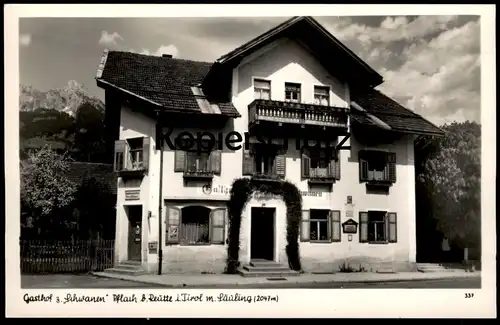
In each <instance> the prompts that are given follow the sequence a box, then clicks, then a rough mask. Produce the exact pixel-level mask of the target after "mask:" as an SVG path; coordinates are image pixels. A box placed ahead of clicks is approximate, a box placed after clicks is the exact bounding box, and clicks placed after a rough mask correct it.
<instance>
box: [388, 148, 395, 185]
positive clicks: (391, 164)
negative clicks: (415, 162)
mask: <svg viewBox="0 0 500 325" xmlns="http://www.w3.org/2000/svg"><path fill="white" fill-rule="evenodd" d="M387 166H388V175H389V181H391V182H392V183H395V182H396V154H395V153H394V152H389V153H387Z"/></svg>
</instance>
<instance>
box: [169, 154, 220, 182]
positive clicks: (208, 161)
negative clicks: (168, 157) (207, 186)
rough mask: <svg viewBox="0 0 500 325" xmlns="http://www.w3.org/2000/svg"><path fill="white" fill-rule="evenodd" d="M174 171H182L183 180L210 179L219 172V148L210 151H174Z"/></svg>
mask: <svg viewBox="0 0 500 325" xmlns="http://www.w3.org/2000/svg"><path fill="white" fill-rule="evenodd" d="M174 159H175V166H174V172H182V173H183V178H184V179H185V180H194V179H205V180H206V179H212V178H213V177H214V175H220V173H221V164H222V161H221V160H222V157H221V150H214V151H211V152H196V151H183V150H176V151H175V158H174Z"/></svg>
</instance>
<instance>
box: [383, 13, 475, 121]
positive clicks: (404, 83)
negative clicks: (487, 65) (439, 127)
mask: <svg viewBox="0 0 500 325" xmlns="http://www.w3.org/2000/svg"><path fill="white" fill-rule="evenodd" d="M479 27H480V26H479V21H471V22H468V23H466V24H464V25H462V26H458V27H455V28H452V29H448V30H445V31H443V32H441V33H440V34H438V35H437V36H436V37H434V38H432V39H431V40H430V41H427V42H426V41H425V40H421V41H419V42H416V43H413V44H410V45H408V46H407V47H405V48H404V49H403V51H402V53H401V55H402V57H403V60H404V63H403V64H402V65H401V66H400V67H399V68H398V69H395V70H392V71H391V70H384V71H383V76H384V79H385V82H384V84H382V85H381V87H380V88H381V89H382V90H383V91H384V92H385V93H387V94H388V95H390V96H393V97H395V98H396V99H399V101H400V102H401V104H403V105H406V106H407V107H408V108H410V109H413V110H415V111H416V112H417V113H419V114H422V115H424V116H426V117H429V119H430V120H432V121H433V122H435V123H436V124H442V123H449V122H453V120H458V121H462V120H465V119H468V120H475V121H477V122H479V120H480V69H481V61H480V49H479V47H480V43H479V42H480V40H479V39H480V35H479Z"/></svg>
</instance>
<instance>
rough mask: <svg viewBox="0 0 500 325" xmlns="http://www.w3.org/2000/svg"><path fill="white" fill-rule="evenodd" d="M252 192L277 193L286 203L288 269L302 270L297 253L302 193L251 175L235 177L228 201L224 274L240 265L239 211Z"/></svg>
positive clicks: (283, 183) (233, 270)
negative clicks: (227, 229) (249, 176)
mask: <svg viewBox="0 0 500 325" xmlns="http://www.w3.org/2000/svg"><path fill="white" fill-rule="evenodd" d="M254 192H260V193H264V194H273V195H279V196H281V197H282V198H283V201H284V202H285V205H286V220H287V222H286V225H287V226H286V239H287V246H286V254H287V257H288V265H289V267H290V269H292V270H295V271H300V270H301V269H302V266H301V263H300V256H299V242H298V238H299V228H300V219H301V216H302V196H301V194H300V191H299V189H298V188H297V187H296V186H295V185H294V184H292V183H290V182H287V181H273V182H262V181H261V180H255V179H251V178H239V179H236V180H235V181H234V182H233V184H232V188H231V193H230V199H229V203H228V213H229V235H228V249H227V261H226V271H225V272H226V273H229V274H234V273H236V271H237V268H238V267H239V250H240V229H241V214H242V212H243V209H244V208H245V205H246V203H247V202H248V200H249V199H250V197H251V196H252V194H253V193H254Z"/></svg>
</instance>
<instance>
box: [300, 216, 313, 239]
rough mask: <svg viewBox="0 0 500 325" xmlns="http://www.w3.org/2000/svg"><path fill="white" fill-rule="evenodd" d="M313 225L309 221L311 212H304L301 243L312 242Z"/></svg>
mask: <svg viewBox="0 0 500 325" xmlns="http://www.w3.org/2000/svg"><path fill="white" fill-rule="evenodd" d="M310 228H311V223H310V221H309V210H302V220H301V221H300V241H301V242H308V241H309V240H310V238H309V237H310Z"/></svg>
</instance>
